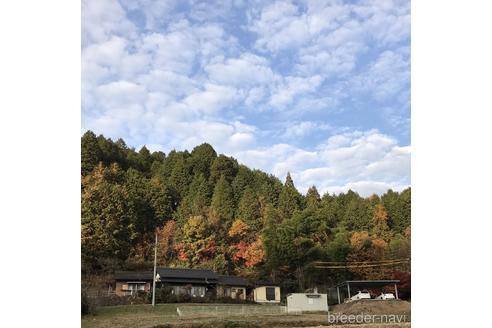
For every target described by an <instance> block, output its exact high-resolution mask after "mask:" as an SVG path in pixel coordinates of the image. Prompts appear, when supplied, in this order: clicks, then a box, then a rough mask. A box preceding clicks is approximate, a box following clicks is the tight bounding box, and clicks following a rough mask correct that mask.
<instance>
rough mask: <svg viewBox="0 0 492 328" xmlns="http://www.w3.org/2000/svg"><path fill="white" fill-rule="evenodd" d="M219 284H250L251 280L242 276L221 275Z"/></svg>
mask: <svg viewBox="0 0 492 328" xmlns="http://www.w3.org/2000/svg"><path fill="white" fill-rule="evenodd" d="M218 277H219V284H220V285H225V286H244V287H247V286H250V284H249V282H248V281H247V280H246V279H244V278H241V277H236V276H221V275H219V276H218Z"/></svg>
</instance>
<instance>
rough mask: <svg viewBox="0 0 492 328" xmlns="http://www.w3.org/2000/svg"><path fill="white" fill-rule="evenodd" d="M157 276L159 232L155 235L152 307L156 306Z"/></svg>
mask: <svg viewBox="0 0 492 328" xmlns="http://www.w3.org/2000/svg"><path fill="white" fill-rule="evenodd" d="M156 274H157V232H156V233H155V245H154V277H153V287H152V307H154V306H155V276H156Z"/></svg>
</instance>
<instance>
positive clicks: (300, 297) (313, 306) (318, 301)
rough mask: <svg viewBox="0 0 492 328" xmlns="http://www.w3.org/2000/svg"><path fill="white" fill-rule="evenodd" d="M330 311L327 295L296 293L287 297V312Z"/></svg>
mask: <svg viewBox="0 0 492 328" xmlns="http://www.w3.org/2000/svg"><path fill="white" fill-rule="evenodd" d="M314 311H328V297H327V294H319V293H294V294H289V295H287V312H290V313H293V312H314Z"/></svg>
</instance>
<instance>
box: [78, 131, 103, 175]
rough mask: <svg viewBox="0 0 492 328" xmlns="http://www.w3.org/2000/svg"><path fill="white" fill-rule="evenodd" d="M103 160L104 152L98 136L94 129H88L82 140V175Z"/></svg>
mask: <svg viewBox="0 0 492 328" xmlns="http://www.w3.org/2000/svg"><path fill="white" fill-rule="evenodd" d="M100 161H102V152H101V149H100V148H99V144H98V142H97V137H96V135H95V134H94V132H92V131H87V132H86V133H84V135H83V136H82V140H81V169H82V175H87V174H89V173H90V172H92V170H93V169H94V168H95V167H96V165H97V164H98V163H99V162H100Z"/></svg>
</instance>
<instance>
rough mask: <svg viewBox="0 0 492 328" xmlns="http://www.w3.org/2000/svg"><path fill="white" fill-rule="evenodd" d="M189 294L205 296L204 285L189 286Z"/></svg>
mask: <svg viewBox="0 0 492 328" xmlns="http://www.w3.org/2000/svg"><path fill="white" fill-rule="evenodd" d="M191 295H192V296H195V297H196V296H199V297H203V296H205V287H204V286H193V287H191Z"/></svg>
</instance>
